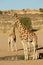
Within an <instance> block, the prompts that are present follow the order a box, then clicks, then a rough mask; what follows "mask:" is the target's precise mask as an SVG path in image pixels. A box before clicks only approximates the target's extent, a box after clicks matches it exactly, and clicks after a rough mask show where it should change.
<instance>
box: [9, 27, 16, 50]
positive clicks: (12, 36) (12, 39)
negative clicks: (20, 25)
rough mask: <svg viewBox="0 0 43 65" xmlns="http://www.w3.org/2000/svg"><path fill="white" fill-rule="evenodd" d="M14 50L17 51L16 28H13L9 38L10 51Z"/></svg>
mask: <svg viewBox="0 0 43 65" xmlns="http://www.w3.org/2000/svg"><path fill="white" fill-rule="evenodd" d="M14 50H15V51H17V48H16V35H15V28H13V32H11V34H10V35H9V38H8V51H14Z"/></svg>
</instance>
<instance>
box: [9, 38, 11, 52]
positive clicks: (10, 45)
mask: <svg viewBox="0 0 43 65" xmlns="http://www.w3.org/2000/svg"><path fill="white" fill-rule="evenodd" d="M10 49H11V41H10V39H8V51H10Z"/></svg>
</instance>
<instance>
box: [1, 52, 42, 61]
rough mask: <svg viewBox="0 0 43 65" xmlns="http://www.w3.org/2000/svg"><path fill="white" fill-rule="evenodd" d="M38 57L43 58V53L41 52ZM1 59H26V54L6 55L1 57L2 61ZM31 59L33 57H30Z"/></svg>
mask: <svg viewBox="0 0 43 65" xmlns="http://www.w3.org/2000/svg"><path fill="white" fill-rule="evenodd" d="M38 59H43V53H40V54H39V58H38ZM1 60H9V61H10V60H11V61H14V60H24V55H20V56H4V57H0V61H1ZM28 60H29V59H28ZM30 60H31V58H30Z"/></svg>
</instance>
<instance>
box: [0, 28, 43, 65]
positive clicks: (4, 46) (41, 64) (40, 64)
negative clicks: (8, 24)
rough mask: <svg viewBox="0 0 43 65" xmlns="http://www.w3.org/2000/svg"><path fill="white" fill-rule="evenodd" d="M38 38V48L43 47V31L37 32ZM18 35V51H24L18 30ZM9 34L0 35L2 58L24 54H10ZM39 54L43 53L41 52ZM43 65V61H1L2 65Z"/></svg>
mask: <svg viewBox="0 0 43 65" xmlns="http://www.w3.org/2000/svg"><path fill="white" fill-rule="evenodd" d="M36 34H37V37H38V46H39V47H43V29H41V30H39V31H37V32H36ZM16 35H17V42H16V44H17V49H22V48H23V47H22V44H21V43H20V38H19V33H18V31H17V30H16ZM7 39H8V33H7V34H0V57H1V56H9V55H16V54H18V55H19V54H23V51H19V52H17V53H16V52H8V42H7ZM38 52H43V49H42V50H39V51H38ZM24 64H25V65H43V60H34V61H33V60H29V61H25V60H24V61H22V60H21V61H0V65H24Z"/></svg>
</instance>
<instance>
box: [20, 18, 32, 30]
mask: <svg viewBox="0 0 43 65" xmlns="http://www.w3.org/2000/svg"><path fill="white" fill-rule="evenodd" d="M20 21H21V23H23V24H24V25H25V26H26V27H27V28H28V29H31V28H32V26H31V19H30V18H27V17H20Z"/></svg>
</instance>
